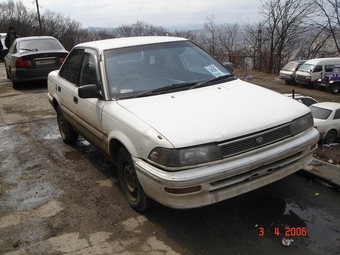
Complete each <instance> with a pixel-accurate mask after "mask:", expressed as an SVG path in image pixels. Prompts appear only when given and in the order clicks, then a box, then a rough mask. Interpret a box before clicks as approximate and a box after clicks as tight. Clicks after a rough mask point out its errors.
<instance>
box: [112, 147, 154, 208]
mask: <svg viewBox="0 0 340 255" xmlns="http://www.w3.org/2000/svg"><path fill="white" fill-rule="evenodd" d="M117 169H118V177H119V182H120V185H121V187H122V190H123V193H124V195H125V197H126V199H127V201H128V203H129V204H130V206H131V207H132V208H133V209H134V210H136V211H138V212H144V211H146V210H147V208H148V204H149V198H148V197H147V196H146V194H145V193H144V190H143V188H142V186H141V185H140V183H139V180H138V177H137V173H136V170H135V167H134V165H133V162H132V158H131V155H130V153H129V152H128V151H127V150H126V149H125V148H124V147H123V148H121V149H120V150H119V151H118V156H117Z"/></svg>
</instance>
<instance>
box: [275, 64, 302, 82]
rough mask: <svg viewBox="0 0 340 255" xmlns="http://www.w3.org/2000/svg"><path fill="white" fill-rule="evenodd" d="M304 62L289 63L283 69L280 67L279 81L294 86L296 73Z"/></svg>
mask: <svg viewBox="0 0 340 255" xmlns="http://www.w3.org/2000/svg"><path fill="white" fill-rule="evenodd" d="M305 62H306V60H294V61H289V62H288V63H287V64H286V65H285V66H284V67H282V69H281V71H280V74H279V77H280V79H282V80H284V81H285V82H286V84H294V83H295V74H296V71H297V70H298V69H299V68H300V66H301V65H302V64H303V63H305Z"/></svg>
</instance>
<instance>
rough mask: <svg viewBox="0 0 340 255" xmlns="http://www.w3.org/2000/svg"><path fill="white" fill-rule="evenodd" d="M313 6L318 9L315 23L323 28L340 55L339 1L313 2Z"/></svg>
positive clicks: (315, 0)
mask: <svg viewBox="0 0 340 255" xmlns="http://www.w3.org/2000/svg"><path fill="white" fill-rule="evenodd" d="M313 2H314V4H316V6H317V7H318V9H319V13H320V15H319V17H322V18H321V19H319V20H317V19H315V20H314V21H315V23H316V24H317V25H318V26H319V27H321V28H323V30H325V31H326V32H327V34H329V37H331V38H332V40H333V43H334V46H335V48H336V51H337V52H338V53H340V42H339V40H338V38H339V36H340V1H339V0H314V1H313ZM327 39H328V37H327Z"/></svg>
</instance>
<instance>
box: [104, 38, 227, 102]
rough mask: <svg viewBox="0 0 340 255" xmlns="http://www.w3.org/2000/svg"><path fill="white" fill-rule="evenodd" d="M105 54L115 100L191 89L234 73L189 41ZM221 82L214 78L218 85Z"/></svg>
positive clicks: (112, 95)
mask: <svg viewBox="0 0 340 255" xmlns="http://www.w3.org/2000/svg"><path fill="white" fill-rule="evenodd" d="M104 55H105V69H106V75H107V81H108V87H109V89H110V93H111V97H112V98H128V97H133V96H136V95H140V94H143V93H145V92H150V91H151V92H152V91H157V92H158V93H160V91H162V93H166V92H168V91H174V90H181V89H188V88H190V87H192V86H193V85H194V84H195V83H198V82H202V81H207V80H212V79H213V78H216V77H220V76H228V75H230V74H231V73H230V72H229V71H228V70H227V69H226V68H225V67H223V66H222V65H221V64H220V63H218V62H217V61H216V60H215V59H214V58H212V57H211V56H210V55H209V54H208V53H206V52H205V51H203V50H202V49H201V48H199V47H197V46H196V45H195V44H193V43H191V42H189V41H180V42H171V43H159V44H151V45H140V46H134V47H127V48H121V49H112V50H108V51H105V52H104ZM221 80H223V79H214V81H215V82H216V83H217V82H221ZM209 85H210V83H209Z"/></svg>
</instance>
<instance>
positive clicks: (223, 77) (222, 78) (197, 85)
mask: <svg viewBox="0 0 340 255" xmlns="http://www.w3.org/2000/svg"><path fill="white" fill-rule="evenodd" d="M229 78H232V79H230V80H231V81H232V80H236V79H237V78H236V77H235V75H233V74H227V75H222V76H218V77H214V78H212V79H209V80H206V81H202V82H198V83H196V84H195V85H193V86H191V87H190V89H194V88H199V87H203V86H207V85H209V84H210V83H212V82H216V81H219V80H224V79H229Z"/></svg>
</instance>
